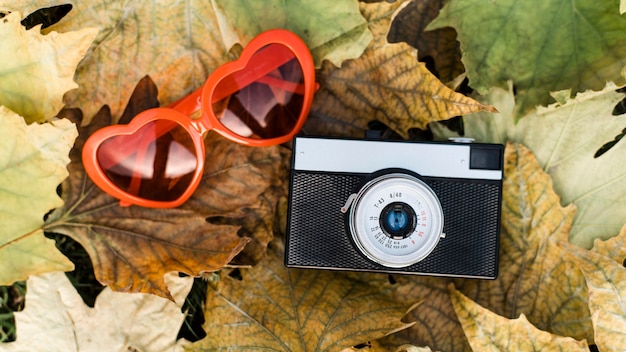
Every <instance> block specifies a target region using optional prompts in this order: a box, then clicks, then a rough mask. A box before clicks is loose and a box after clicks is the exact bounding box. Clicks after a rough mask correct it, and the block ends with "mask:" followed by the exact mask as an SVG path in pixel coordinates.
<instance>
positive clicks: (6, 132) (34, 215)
mask: <svg viewBox="0 0 626 352" xmlns="http://www.w3.org/2000/svg"><path fill="white" fill-rule="evenodd" d="M76 134H77V133H76V127H75V126H74V124H72V123H71V122H70V121H69V120H56V121H54V122H53V123H46V124H41V125H40V124H31V125H27V124H26V122H24V119H23V118H22V117H21V116H19V115H17V114H15V113H14V112H12V111H11V110H9V109H7V108H6V107H4V106H0V285H10V284H12V283H13V282H14V281H17V280H24V279H26V278H27V277H28V276H29V275H31V274H40V273H44V272H49V271H55V270H72V268H73V267H74V264H72V262H70V261H69V259H67V258H66V257H65V256H63V255H62V254H61V253H60V252H59V251H58V250H57V249H56V248H55V246H54V241H52V240H49V239H47V238H45V237H44V234H43V231H42V227H43V225H44V215H45V214H46V213H47V212H49V211H50V210H51V209H53V208H56V207H59V206H62V205H63V201H62V200H61V198H59V196H58V195H57V193H56V189H57V186H58V185H59V183H61V182H62V181H63V179H65V178H66V177H67V169H66V165H67V164H68V163H69V158H68V153H69V151H70V149H71V147H72V144H73V143H74V139H75V138H76Z"/></svg>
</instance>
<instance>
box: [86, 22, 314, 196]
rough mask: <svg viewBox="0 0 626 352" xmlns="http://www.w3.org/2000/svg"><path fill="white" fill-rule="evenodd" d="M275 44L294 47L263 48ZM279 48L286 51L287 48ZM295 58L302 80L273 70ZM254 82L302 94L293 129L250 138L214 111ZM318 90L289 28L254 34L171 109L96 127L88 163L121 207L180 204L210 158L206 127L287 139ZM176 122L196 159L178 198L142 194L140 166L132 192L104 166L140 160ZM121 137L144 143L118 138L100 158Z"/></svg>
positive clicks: (307, 57)
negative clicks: (109, 152)
mask: <svg viewBox="0 0 626 352" xmlns="http://www.w3.org/2000/svg"><path fill="white" fill-rule="evenodd" d="M272 44H278V45H280V46H283V47H284V48H286V49H289V50H288V51H287V53H288V55H281V54H280V53H279V54H277V53H276V52H275V51H272V50H261V49H263V48H266V47H268V46H270V45H272ZM280 51H282V52H285V51H284V50H282V49H281V50H279V52H280ZM294 58H295V59H296V60H298V63H299V65H300V68H301V70H302V75H303V79H302V83H301V84H298V83H294V82H290V81H285V80H281V79H280V78H277V77H275V76H272V75H270V72H272V71H274V70H275V69H277V68H278V67H280V66H282V65H284V64H286V63H287V62H288V61H291V60H293V59H294ZM251 60H254V61H251ZM251 65H254V66H251ZM234 73H238V76H237V78H236V79H234V78H233V77H235V76H234V75H233V74H234ZM251 83H263V84H266V85H268V86H270V87H277V88H279V89H282V90H284V91H289V92H293V93H295V94H297V95H301V96H302V97H303V98H302V107H301V110H300V115H299V117H298V119H297V120H296V122H295V124H294V126H293V128H292V129H291V131H290V132H289V133H286V134H284V135H280V136H277V137H273V138H268V139H261V138H250V137H245V136H242V135H239V134H237V133H235V132H234V131H232V130H230V129H229V128H228V127H226V126H224V125H223V124H222V122H220V119H219V118H218V117H217V116H216V114H215V112H214V109H213V103H214V102H218V101H220V100H222V99H224V98H227V97H229V96H230V95H231V94H233V93H235V92H237V91H238V90H239V89H240V88H242V87H246V86H247V85H250V84H251ZM218 86H219V87H220V88H219V90H218V89H216V88H217V87H218ZM315 90H316V83H315V68H314V64H313V59H312V57H311V53H310V51H309V49H308V48H307V46H306V44H305V43H304V42H303V41H302V40H301V39H300V38H299V37H298V36H297V35H295V34H294V33H292V32H290V31H287V30H283V29H274V30H269V31H266V32H263V33H261V34H259V35H258V36H256V37H255V38H254V39H252V41H250V43H249V44H248V45H247V46H246V47H245V48H244V50H243V52H242V54H241V56H240V57H239V58H238V59H237V60H235V61H232V62H229V63H227V64H224V65H222V66H220V67H218V68H217V69H216V70H215V71H214V72H213V73H211V75H210V76H209V77H208V79H207V80H206V82H205V84H204V85H203V86H202V87H200V88H199V89H197V90H196V91H195V92H193V93H191V94H190V95H188V96H186V97H184V98H182V99H180V100H178V101H176V102H174V103H172V104H171V105H170V106H168V107H166V108H153V109H149V110H146V111H143V112H141V113H140V114H138V115H137V116H135V117H134V118H133V120H132V121H131V122H130V123H129V124H128V125H112V126H107V127H105V128H102V129H100V130H98V131H96V132H95V133H94V134H92V135H91V136H90V137H89V138H88V139H87V141H86V142H85V145H84V147H83V151H82V158H83V164H84V167H85V170H86V172H87V174H88V175H89V177H90V178H91V179H92V180H93V182H94V183H95V184H96V185H97V186H98V187H99V188H100V189H102V190H103V191H104V192H106V193H107V194H109V195H111V196H113V197H115V198H117V199H119V200H120V205H121V206H130V205H133V204H134V205H139V206H142V207H148V208H173V207H177V206H180V205H181V204H183V203H184V202H185V201H187V200H188V199H189V197H191V195H192V194H193V193H194V191H195V190H196V188H197V187H198V185H199V183H200V180H201V178H202V173H203V170H204V161H205V148H204V143H203V135H204V134H205V133H206V132H208V131H210V130H213V131H215V132H217V133H219V134H220V135H222V136H223V137H225V138H227V139H230V140H232V141H234V142H237V143H240V144H244V145H248V146H253V147H263V146H272V145H277V144H281V143H285V142H288V141H290V140H291V139H292V138H293V137H294V135H295V134H296V133H298V131H300V129H301V128H302V126H303V125H304V122H305V120H306V117H307V115H308V112H309V110H310V107H311V102H312V100H313V94H314V92H315ZM198 111H200V112H201V114H200V116H199V117H198V118H194V116H196V115H198ZM190 116H191V117H190ZM155 121H159V123H160V125H159V127H155V130H152V134H151V135H149V136H145V135H144V134H142V133H140V132H141V131H140V130H141V129H142V128H144V127H145V126H146V125H148V124H150V123H152V122H155ZM155 126H156V124H155ZM167 126H170V127H167ZM177 126H178V127H182V128H183V129H184V130H185V131H186V132H187V133H188V135H189V136H188V137H189V138H190V139H191V141H192V142H193V145H194V150H195V154H196V155H195V156H196V159H197V160H196V167H195V170H194V171H193V176H192V178H191V181H190V182H189V185H188V186H187V188H186V190H185V191H184V192H182V194H181V195H180V196H178V197H177V198H176V199H173V200H151V199H146V198H144V197H141V196H139V195H138V194H139V192H138V191H137V190H138V188H139V187H140V186H141V185H140V183H141V182H142V179H141V175H140V171H137V172H135V171H133V175H132V177H131V181H130V185H129V187H128V188H129V189H131V191H128V190H123V189H121V188H120V187H118V186H117V185H116V184H115V183H114V182H112V181H111V179H110V178H109V177H108V176H107V175H106V173H105V171H104V170H103V167H102V165H103V164H108V165H114V164H117V163H120V162H122V161H123V160H122V159H125V158H128V157H131V156H134V158H135V160H137V159H139V160H141V158H143V157H145V154H146V150H147V148H148V146H149V145H150V144H152V143H155V140H156V139H158V138H159V137H160V136H162V135H164V134H167V133H168V132H170V130H172V129H173V128H175V127H177ZM117 136H124V138H126V139H125V141H128V140H129V138H131V139H132V140H133V143H134V144H135V145H139V148H134V149H132V148H131V149H130V150H129V147H128V145H124V144H126V143H124V144H123V143H119V145H117V146H113V147H110V146H109V148H117V151H116V154H115V158H114V159H115V160H101V159H99V158H98V149H99V148H100V146H101V145H102V144H103V143H105V142H107V141H110V140H111V139H112V138H114V137H117ZM132 189H134V190H135V192H133V191H132ZM133 193H137V194H133Z"/></svg>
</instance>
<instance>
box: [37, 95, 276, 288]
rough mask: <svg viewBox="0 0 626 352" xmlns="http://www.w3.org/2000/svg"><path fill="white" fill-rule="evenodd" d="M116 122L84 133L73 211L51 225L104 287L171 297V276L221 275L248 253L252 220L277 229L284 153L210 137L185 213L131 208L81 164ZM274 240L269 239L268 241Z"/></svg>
mask: <svg viewBox="0 0 626 352" xmlns="http://www.w3.org/2000/svg"><path fill="white" fill-rule="evenodd" d="M136 94H140V95H141V93H140V92H136ZM130 105H132V104H130ZM63 115H67V116H68V117H69V118H71V119H72V120H74V121H75V122H76V123H77V124H80V118H81V114H80V111H77V110H65V111H64V113H63ZM110 119H111V116H110V112H109V110H108V109H107V108H106V107H104V108H103V109H102V110H101V112H100V113H99V114H98V115H97V116H96V117H95V118H94V120H93V123H92V124H91V125H89V126H87V127H83V128H81V129H80V130H79V132H80V136H79V139H78V140H77V142H76V144H75V147H74V149H73V150H72V152H71V154H70V156H71V160H72V161H71V163H70V165H69V170H70V177H69V179H68V180H67V181H66V182H64V184H63V191H62V194H63V198H64V200H65V206H64V207H63V208H61V209H58V210H57V211H55V212H54V213H53V214H52V215H51V216H50V218H49V219H48V221H47V223H46V226H45V230H46V231H50V232H56V233H62V234H65V235H68V236H70V237H72V238H73V239H74V240H76V241H78V242H79V243H81V244H82V246H83V247H84V248H85V249H86V251H87V252H88V253H89V256H90V258H91V260H92V262H93V264H94V270H95V275H96V278H97V279H98V281H100V282H101V283H102V284H104V285H109V286H110V287H111V288H112V289H113V290H116V291H128V292H147V293H153V294H156V295H159V296H163V297H170V295H169V293H168V291H167V288H166V286H165V283H164V281H163V275H164V274H165V273H167V272H170V271H176V272H183V273H186V274H188V275H191V276H197V275H200V274H201V273H202V272H205V271H216V270H219V269H221V268H222V267H223V266H224V265H225V264H227V263H228V262H230V261H231V260H232V259H233V257H234V256H235V255H237V254H238V253H240V252H241V251H242V249H243V247H244V246H245V245H246V244H247V243H248V242H249V241H250V237H245V236H239V235H238V232H239V231H240V229H241V226H242V223H243V222H244V221H243V220H242V219H244V218H245V217H246V216H249V217H250V219H249V220H247V221H248V223H247V226H246V227H247V228H249V229H252V230H256V229H257V228H256V227H255V226H257V227H259V228H258V230H259V231H265V232H267V231H268V229H266V228H264V227H263V226H261V224H259V222H261V223H262V221H265V222H269V223H271V222H272V219H273V217H274V210H273V209H275V202H276V200H275V199H273V198H272V197H274V196H273V195H272V194H271V193H269V192H270V188H271V186H272V182H273V181H272V180H273V179H274V178H276V177H278V175H279V174H280V172H281V168H280V167H279V165H281V158H282V157H281V153H280V152H279V151H278V147H272V148H249V147H244V146H240V145H237V144H235V143H232V142H230V141H227V140H225V139H223V138H221V137H219V136H218V135H217V134H210V135H209V136H207V138H206V140H205V145H206V150H207V157H206V160H205V163H206V166H205V170H204V176H203V179H202V182H201V183H200V186H199V187H198V189H197V190H196V192H195V194H194V196H193V197H192V198H191V199H190V200H189V201H187V202H186V203H185V204H184V205H183V206H182V207H179V208H175V209H147V208H142V207H138V206H132V207H128V208H123V207H120V206H119V203H118V201H117V200H115V199H113V198H112V197H110V196H108V195H107V194H105V193H103V192H102V191H100V189H98V188H97V187H96V186H95V185H94V184H93V183H92V181H91V180H90V179H89V178H88V177H87V175H86V173H85V171H84V169H83V165H82V160H81V149H82V146H83V144H84V141H85V139H86V138H87V136H89V135H90V133H91V131H94V130H96V129H98V128H101V127H103V126H105V125H107V124H109V123H110ZM261 196H263V197H262V198H261V199H259V197H261ZM263 216H264V217H267V218H269V219H263V218H262V217H263ZM254 220H256V221H257V223H252V222H253V221H254ZM242 235H244V234H242ZM249 235H250V236H253V237H256V236H255V234H254V233H250V234H249ZM263 236H265V237H267V236H271V235H270V234H267V233H265V235H263ZM269 240H271V239H269ZM269 240H268V239H261V241H264V242H263V243H267V242H269ZM263 243H261V245H262V244H263ZM257 257H258V255H257Z"/></svg>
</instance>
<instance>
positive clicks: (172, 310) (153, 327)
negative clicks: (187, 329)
mask: <svg viewBox="0 0 626 352" xmlns="http://www.w3.org/2000/svg"><path fill="white" fill-rule="evenodd" d="M177 279H179V278H177ZM179 280H180V279H179ZM186 281H187V283H186V284H184V283H183V286H185V288H184V289H182V290H180V291H178V292H175V295H176V298H177V301H178V302H180V303H179V304H175V303H174V302H171V301H169V300H166V299H163V298H160V297H156V296H154V295H148V294H141V293H135V294H123V293H118V292H113V291H112V290H111V289H110V288H105V289H104V291H102V292H101V293H100V295H98V297H97V298H96V303H95V306H94V307H93V308H89V307H88V306H87V305H86V304H85V303H84V302H83V300H82V298H81V297H80V295H79V294H78V292H76V289H75V288H74V287H73V286H72V284H71V283H70V281H69V280H68V279H67V277H66V276H65V274H63V273H61V272H52V273H47V274H43V275H40V276H31V277H30V278H29V279H28V282H27V286H28V290H27V291H26V307H25V308H24V310H23V311H21V312H16V313H15V321H16V325H17V339H16V341H15V342H11V343H6V344H0V350H2V351H6V352H13V351H59V352H62V351H104V350H107V351H113V350H115V351H126V350H141V351H165V350H174V349H175V348H177V349H178V350H182V348H181V347H182V344H183V342H182V341H181V342H178V343H177V341H176V337H177V333H178V330H179V328H180V326H181V324H182V322H183V320H184V319H185V315H184V314H183V313H182V312H181V309H180V307H181V304H182V301H184V297H185V296H186V294H187V292H188V291H189V289H190V288H191V286H190V285H189V284H190V283H191V281H189V280H186ZM180 284H181V283H178V285H180Z"/></svg>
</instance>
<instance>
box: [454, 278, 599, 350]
mask: <svg viewBox="0 0 626 352" xmlns="http://www.w3.org/2000/svg"><path fill="white" fill-rule="evenodd" d="M450 291H451V292H450V294H451V295H452V304H453V306H454V310H455V311H456V314H457V315H458V317H459V320H460V321H461V324H462V325H463V330H464V331H465V335H466V336H467V339H468V340H469V342H470V345H471V346H472V349H473V350H474V351H494V352H495V351H585V352H587V351H589V347H588V345H587V342H585V341H584V340H583V341H576V340H574V339H572V338H570V337H561V336H557V335H553V334H550V333H547V332H545V331H541V330H539V329H537V328H536V327H534V326H533V325H532V324H531V323H530V322H528V319H526V316H524V314H521V315H520V317H519V318H517V319H512V320H511V319H507V318H504V317H501V316H499V315H497V314H495V313H493V312H491V311H490V310H488V309H486V308H484V307H481V306H480V305H478V304H476V303H475V302H473V301H472V300H471V299H469V298H467V297H466V296H464V295H463V294H462V293H460V292H459V291H457V290H454V288H453V287H451V289H450Z"/></svg>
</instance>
